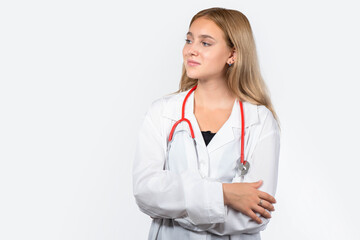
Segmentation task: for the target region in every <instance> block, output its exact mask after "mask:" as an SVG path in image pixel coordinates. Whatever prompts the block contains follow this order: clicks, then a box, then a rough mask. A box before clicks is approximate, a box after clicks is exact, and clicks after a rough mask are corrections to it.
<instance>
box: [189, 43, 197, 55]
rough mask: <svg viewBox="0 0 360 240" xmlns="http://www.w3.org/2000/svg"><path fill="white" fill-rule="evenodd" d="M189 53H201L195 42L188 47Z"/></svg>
mask: <svg viewBox="0 0 360 240" xmlns="http://www.w3.org/2000/svg"><path fill="white" fill-rule="evenodd" d="M188 55H190V56H193V55H195V56H197V55H199V51H198V50H197V48H196V46H195V44H192V45H191V46H190V47H189V49H188Z"/></svg>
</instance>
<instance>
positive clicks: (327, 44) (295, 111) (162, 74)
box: [0, 0, 360, 240]
mask: <svg viewBox="0 0 360 240" xmlns="http://www.w3.org/2000/svg"><path fill="white" fill-rule="evenodd" d="M214 6H220V7H226V8H234V9H237V10H240V11H242V12H243V13H244V14H245V15H247V17H248V18H249V20H250V22H251V24H252V27H253V31H254V35H255V38H256V44H257V48H258V54H259V58H260V64H261V69H262V73H263V76H264V78H265V80H266V82H267V84H268V86H269V89H270V91H271V94H272V100H273V103H274V105H275V109H276V110H277V113H278V115H279V117H280V120H281V124H282V139H281V156H280V169H279V182H278V189H277V194H276V199H277V201H278V203H277V204H276V207H275V208H276V211H275V212H274V213H273V218H272V220H271V222H270V223H269V225H268V228H267V229H266V230H265V231H264V232H262V237H263V239H292V240H298V239H299V240H300V239H301V240H303V239H328V240H332V239H339V238H341V239H354V238H355V236H357V234H356V233H357V232H358V231H357V228H358V221H357V219H358V216H359V215H360V208H359V206H358V200H359V199H358V196H359V187H358V186H357V184H356V183H357V182H359V171H358V169H359V160H360V157H359V154H358V150H359V143H358V141H359V140H358V136H359V133H360V131H359V130H360V127H359V125H358V123H359V121H360V114H359V110H358V109H359V107H358V106H357V105H358V104H357V103H359V102H360V101H359V100H360V97H359V93H358V91H359V81H360V73H359V56H360V47H359V42H360V34H359V30H358V29H359V24H358V23H359V22H360V15H359V14H358V8H357V6H358V5H357V3H356V1H350V0H344V1H341V2H340V1H310V0H304V1H285V0H282V1H280V0H274V1H265V0H261V1H251V0H247V1H243V0H241V1H239V0H228V1H221V2H219V1H214V0H212V1H197V2H195V1H192V0H183V1H177V2H174V1H134V2H127V3H123V2H120V1H108V0H103V1H80V0H72V1H69V0H67V1H2V2H1V3H0V239H4V240H12V239H37V240H40V239H52V240H57V239H66V240H73V239H74V240H79V239H87V240H92V239H94V240H95V239H99V240H100V239H101V240H102V239H106V240H110V239H114V240H115V239H146V236H147V233H148V229H149V224H150V218H149V217H148V216H146V215H145V214H143V213H141V212H140V211H139V210H138V208H137V206H136V204H135V201H134V198H133V196H132V185H131V184H132V179H131V178H132V176H131V168H132V161H133V156H134V148H135V146H134V144H135V137H136V134H137V129H138V127H139V124H140V122H141V120H142V117H143V114H144V113H145V111H146V109H147V107H148V106H149V105H150V103H151V102H152V101H153V100H155V99H156V98H158V97H160V96H162V95H165V94H167V93H170V92H173V91H176V90H177V86H178V82H179V79H180V72H181V64H182V55H181V50H182V47H183V44H184V39H185V33H186V31H187V29H188V24H189V21H190V19H191V17H192V16H193V15H194V14H195V13H197V12H198V11H199V10H201V9H204V8H208V7H214Z"/></svg>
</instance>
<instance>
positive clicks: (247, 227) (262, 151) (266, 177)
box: [176, 112, 280, 235]
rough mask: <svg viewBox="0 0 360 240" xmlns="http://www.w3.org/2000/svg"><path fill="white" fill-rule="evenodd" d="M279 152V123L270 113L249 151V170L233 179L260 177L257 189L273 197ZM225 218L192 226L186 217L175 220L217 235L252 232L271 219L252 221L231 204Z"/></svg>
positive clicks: (249, 179) (257, 230) (263, 227)
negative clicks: (221, 221)
mask: <svg viewBox="0 0 360 240" xmlns="http://www.w3.org/2000/svg"><path fill="white" fill-rule="evenodd" d="M279 152H280V133H279V129H278V125H277V123H276V121H275V119H274V118H273V115H272V114H271V113H270V112H269V114H267V118H266V119H265V123H264V126H263V128H262V131H261V133H260V136H259V138H258V140H257V143H256V147H255V148H254V151H253V153H252V154H251V158H250V159H251V160H250V162H251V163H252V164H251V166H250V169H251V171H250V170H249V172H248V173H247V174H246V175H245V176H244V177H239V176H236V177H235V178H234V179H233V182H255V181H258V180H263V184H262V186H261V187H260V188H259V190H260V191H263V192H266V193H268V194H270V195H272V196H275V193H276V187H277V178H278V164H279ZM226 208H227V209H226V219H225V222H224V223H216V224H203V225H193V224H191V223H189V221H187V220H186V218H185V219H184V218H182V219H176V221H178V222H179V224H180V225H182V226H183V227H185V228H187V229H190V230H193V231H208V232H210V233H213V234H216V235H234V234H241V233H247V234H253V233H257V232H260V231H262V230H264V229H265V228H266V226H267V224H268V223H269V220H270V219H267V218H264V217H262V216H261V215H260V214H259V213H256V215H257V216H258V217H260V219H261V220H262V223H261V224H258V223H257V222H255V221H253V220H252V219H251V218H250V217H248V216H247V215H244V214H242V213H241V212H238V211H236V210H234V209H232V208H230V207H226Z"/></svg>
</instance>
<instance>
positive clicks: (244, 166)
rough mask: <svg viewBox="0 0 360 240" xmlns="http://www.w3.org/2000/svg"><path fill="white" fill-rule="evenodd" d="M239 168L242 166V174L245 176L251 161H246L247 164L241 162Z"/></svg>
mask: <svg viewBox="0 0 360 240" xmlns="http://www.w3.org/2000/svg"><path fill="white" fill-rule="evenodd" d="M239 168H240V175H241V176H245V174H247V172H248V171H249V168H250V163H249V161H245V164H243V163H240V166H239Z"/></svg>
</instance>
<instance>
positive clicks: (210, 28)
mask: <svg viewBox="0 0 360 240" xmlns="http://www.w3.org/2000/svg"><path fill="white" fill-rule="evenodd" d="M189 33H190V35H192V36H193V37H198V36H201V35H209V36H211V37H213V38H215V39H216V40H220V39H221V38H222V39H224V33H223V31H222V30H221V29H220V28H219V27H218V25H216V24H215V23H214V22H213V21H211V20H209V19H206V18H204V17H200V18H198V19H196V20H195V21H194V22H193V23H192V24H191V26H190V28H189Z"/></svg>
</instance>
